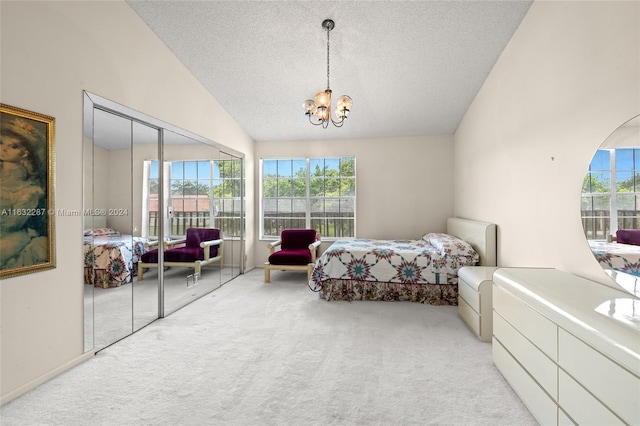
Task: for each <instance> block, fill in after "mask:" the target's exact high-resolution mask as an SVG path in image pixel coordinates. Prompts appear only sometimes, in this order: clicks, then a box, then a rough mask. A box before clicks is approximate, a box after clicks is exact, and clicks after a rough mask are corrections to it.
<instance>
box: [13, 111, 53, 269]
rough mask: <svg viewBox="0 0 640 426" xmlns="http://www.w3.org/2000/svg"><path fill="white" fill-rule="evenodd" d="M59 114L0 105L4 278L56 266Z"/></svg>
mask: <svg viewBox="0 0 640 426" xmlns="http://www.w3.org/2000/svg"><path fill="white" fill-rule="evenodd" d="M54 145H55V118H53V117H50V116H48V115H44V114H39V113H36V112H31V111H27V110H24V109H21V108H16V107H12V106H9V105H5V104H0V279H5V278H11V277H15V276H18V275H25V274H31V273H33V272H38V271H43V270H46V269H53V268H55V267H56V250H55V247H56V245H55V218H56V210H55V171H54V152H55V151H54Z"/></svg>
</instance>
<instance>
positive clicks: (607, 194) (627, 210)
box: [581, 116, 640, 296]
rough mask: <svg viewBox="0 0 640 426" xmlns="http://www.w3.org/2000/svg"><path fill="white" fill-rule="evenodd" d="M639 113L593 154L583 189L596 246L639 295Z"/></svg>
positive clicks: (615, 275)
mask: <svg viewBox="0 0 640 426" xmlns="http://www.w3.org/2000/svg"><path fill="white" fill-rule="evenodd" d="M639 188H640V116H637V117H635V118H633V119H631V120H629V121H627V122H626V123H624V124H623V125H622V126H620V127H619V128H618V129H616V130H615V131H614V132H613V133H612V134H611V135H610V136H609V137H608V138H607V139H606V140H605V142H604V143H603V144H602V146H601V147H600V149H599V150H598V151H597V152H596V153H595V155H594V156H593V158H592V160H591V162H590V164H589V169H588V170H587V172H586V174H585V177H584V181H583V185H582V195H581V217H582V225H583V228H584V233H585V236H586V238H587V241H588V243H589V247H590V249H591V252H592V253H593V255H594V257H595V259H596V260H597V261H598V263H599V265H600V267H601V268H602V269H603V271H604V272H605V273H606V274H607V275H609V276H610V277H611V278H612V280H614V281H615V282H616V283H617V284H618V285H619V286H620V287H621V288H622V289H623V290H625V291H627V292H629V293H631V294H633V295H636V296H640V226H639V223H638V214H639V211H640V209H639V208H638V207H639V206H638V204H639V203H640V200H639V196H640V189H639Z"/></svg>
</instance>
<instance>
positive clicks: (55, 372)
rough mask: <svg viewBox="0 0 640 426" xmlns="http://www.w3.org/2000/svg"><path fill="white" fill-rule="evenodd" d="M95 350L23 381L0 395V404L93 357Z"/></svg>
mask: <svg viewBox="0 0 640 426" xmlns="http://www.w3.org/2000/svg"><path fill="white" fill-rule="evenodd" d="M95 354H96V353H95V351H89V352H85V353H84V354H82V355H80V356H79V357H77V358H74V359H72V360H71V361H69V362H67V363H65V364H62V365H61V366H59V367H57V368H55V369H53V370H51V371H49V372H47V373H45V374H43V375H42V376H40V377H38V378H36V379H34V380H32V381H30V382H28V383H25V384H24V385H22V386H20V387H18V388H16V389H14V390H12V391H11V392H9V393H7V394H5V395H2V396H1V397H0V406H2V405H4V404H6V403H8V402H10V401H13V400H14V399H16V398H18V397H19V396H22V395H24V394H25V393H27V392H29V391H30V390H33V389H35V388H37V387H38V386H40V385H41V384H43V383H45V382H47V381H49V380H51V379H53V378H54V377H56V376H58V375H60V374H62V373H64V372H65V371H67V370H70V369H72V368H73V367H75V366H76V365H78V364H81V363H83V362H84V361H86V360H88V359H90V358H93V357H94V356H95Z"/></svg>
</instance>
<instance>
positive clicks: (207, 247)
mask: <svg viewBox="0 0 640 426" xmlns="http://www.w3.org/2000/svg"><path fill="white" fill-rule="evenodd" d="M222 243H223V239H222V233H221V232H220V230H219V229H215V228H188V229H187V235H186V238H183V239H180V240H172V241H168V242H166V243H165V244H164V245H165V246H166V248H167V249H166V250H165V251H164V262H163V265H164V266H181V267H185V268H193V269H194V273H195V274H198V275H200V273H201V272H202V267H203V266H206V265H209V264H211V263H213V262H218V261H219V262H220V268H222ZM176 246H179V247H176ZM157 267H158V249H153V250H150V251H148V252H146V253H144V254H143V255H142V256H141V260H140V262H138V281H142V279H143V273H144V268H157Z"/></svg>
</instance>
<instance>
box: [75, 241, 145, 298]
mask: <svg viewBox="0 0 640 426" xmlns="http://www.w3.org/2000/svg"><path fill="white" fill-rule="evenodd" d="M146 242H148V239H147V238H141V237H132V236H131V235H107V236H95V237H93V238H91V237H85V244H84V282H85V284H90V283H92V282H93V283H94V285H95V286H96V287H102V288H108V287H118V286H120V285H121V284H124V283H128V282H131V279H132V277H133V276H134V275H135V274H136V271H137V267H138V260H139V259H140V256H141V255H142V254H143V253H144V252H145V251H146V248H145V243H146Z"/></svg>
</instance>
